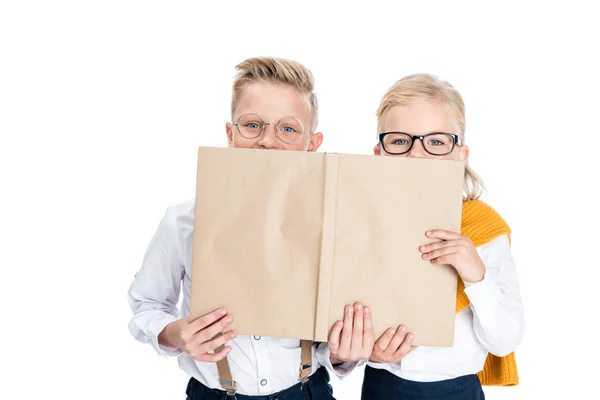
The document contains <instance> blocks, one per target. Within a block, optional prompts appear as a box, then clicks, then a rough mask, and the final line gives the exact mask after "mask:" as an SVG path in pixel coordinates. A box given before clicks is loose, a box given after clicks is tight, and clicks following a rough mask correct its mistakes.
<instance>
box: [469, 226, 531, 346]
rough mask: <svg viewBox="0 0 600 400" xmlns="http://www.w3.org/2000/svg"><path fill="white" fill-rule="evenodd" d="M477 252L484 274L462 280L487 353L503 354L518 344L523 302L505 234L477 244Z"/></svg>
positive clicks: (521, 329) (477, 332)
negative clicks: (479, 277) (468, 280)
mask: <svg viewBox="0 0 600 400" xmlns="http://www.w3.org/2000/svg"><path fill="white" fill-rule="evenodd" d="M477 252H478V253H479V256H480V257H481V260H482V261H483V263H484V265H485V275H484V278H483V280H481V281H480V282H476V283H468V282H465V293H466V294H467V296H468V297H469V300H470V302H471V305H470V308H471V310H472V312H473V315H474V318H473V325H474V330H475V334H476V336H477V339H478V340H479V342H480V343H481V344H482V345H483V347H484V348H485V349H486V350H487V351H488V352H489V353H492V354H494V355H496V356H498V357H503V356H505V355H507V354H510V353H511V352H513V351H514V350H515V349H516V348H517V346H518V345H519V344H520V342H521V340H522V338H523V335H524V331H525V322H524V319H523V304H522V300H521V295H520V289H519V282H518V279H517V272H516V268H515V263H514V261H513V257H512V252H511V249H510V243H509V240H508V236H506V235H503V236H500V237H498V238H496V239H494V240H492V241H491V242H489V243H487V244H485V245H483V246H479V247H477Z"/></svg>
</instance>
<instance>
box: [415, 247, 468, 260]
mask: <svg viewBox="0 0 600 400" xmlns="http://www.w3.org/2000/svg"><path fill="white" fill-rule="evenodd" d="M458 249H460V247H459V246H449V247H443V248H441V249H437V250H434V251H432V252H430V253H425V254H423V255H422V256H421V258H422V259H423V260H431V259H433V258H438V257H441V256H445V255H447V254H454V253H458Z"/></svg>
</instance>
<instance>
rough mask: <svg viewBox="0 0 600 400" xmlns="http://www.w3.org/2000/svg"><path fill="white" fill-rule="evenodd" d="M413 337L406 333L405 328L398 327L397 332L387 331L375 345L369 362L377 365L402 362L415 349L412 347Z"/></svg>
mask: <svg viewBox="0 0 600 400" xmlns="http://www.w3.org/2000/svg"><path fill="white" fill-rule="evenodd" d="M413 338H414V335H413V334H412V333H408V332H406V327H405V326H403V325H400V326H399V327H398V329H397V330H394V329H391V328H390V329H388V330H387V331H386V332H385V333H384V334H383V335H381V337H380V338H379V339H378V340H377V343H375V347H373V354H371V361H374V362H378V363H386V364H388V363H395V362H398V361H400V360H402V359H403V358H404V357H406V356H407V355H408V353H410V352H411V351H413V350H414V349H416V348H417V346H412V342H413Z"/></svg>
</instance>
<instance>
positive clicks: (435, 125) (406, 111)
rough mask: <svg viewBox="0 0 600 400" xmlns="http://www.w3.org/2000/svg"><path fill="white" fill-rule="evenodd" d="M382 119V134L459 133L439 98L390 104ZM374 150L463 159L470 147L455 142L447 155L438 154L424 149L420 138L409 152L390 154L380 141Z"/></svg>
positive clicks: (401, 155) (402, 155)
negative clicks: (424, 101)
mask: <svg viewBox="0 0 600 400" xmlns="http://www.w3.org/2000/svg"><path fill="white" fill-rule="evenodd" d="M383 122H384V123H383V126H382V131H381V133H384V132H404V133H408V134H411V135H426V134H428V133H432V132H445V133H450V134H458V133H459V132H458V127H457V124H456V122H455V120H454V119H453V118H452V117H451V116H450V115H449V113H448V111H447V110H446V108H445V107H444V103H443V102H442V101H439V100H433V101H429V102H426V103H413V104H409V105H405V106H395V107H392V108H390V109H389V110H388V111H387V113H386V114H385V115H384V121H383ZM428 140H431V139H430V138H425V141H426V142H427V141H428ZM435 144H438V143H435V142H434V143H433V145H435ZM386 146H387V143H386ZM374 153H375V155H382V156H395V157H414V158H433V159H438V160H439V159H442V160H461V161H466V160H467V159H468V157H469V148H468V147H467V146H464V145H463V146H458V145H456V146H455V147H454V150H452V152H451V153H450V154H447V155H443V156H439V155H433V154H429V153H428V152H426V151H425V149H424V148H423V143H422V142H421V141H420V140H419V139H415V141H414V143H413V145H412V148H411V149H410V151H409V152H408V153H405V154H399V155H394V154H389V153H387V152H386V151H385V150H384V149H383V148H382V146H381V143H377V145H376V146H375V148H374Z"/></svg>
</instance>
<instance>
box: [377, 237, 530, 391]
mask: <svg viewBox="0 0 600 400" xmlns="http://www.w3.org/2000/svg"><path fill="white" fill-rule="evenodd" d="M477 252H478V253H479V256H480V257H481V260H482V261H483V263H484V264H485V276H484V279H483V280H482V281H480V282H477V283H467V282H465V292H466V294H467V296H468V297H469V300H470V302H471V304H470V306H469V307H467V308H465V309H464V310H462V311H461V312H459V313H458V314H456V323H455V328H454V346H453V347H425V346H423V347H417V348H416V349H415V350H414V351H413V352H412V353H410V354H408V355H407V356H406V357H405V358H404V359H402V360H401V361H399V362H397V363H394V364H379V363H373V362H369V363H368V365H370V366H371V367H373V368H380V369H386V370H388V371H389V372H391V373H393V374H394V375H396V376H399V377H401V378H404V379H408V380H411V381H419V382H431V381H437V380H444V379H452V378H456V377H459V376H463V375H468V374H476V373H477V372H479V371H481V370H482V369H483V366H484V363H485V360H486V357H487V355H488V353H492V354H494V355H496V356H499V357H502V356H505V355H507V354H510V353H511V352H513V351H514V350H515V349H516V348H517V346H518V345H519V343H520V342H521V339H522V338H523V334H524V331H525V322H524V320H523V305H522V302H521V295H520V290H519V283H518V280H517V273H516V269H515V264H514V261H513V258H512V253H511V250H510V244H509V241H508V236H506V235H503V236H500V237H498V238H496V239H494V240H492V241H491V242H489V243H487V244H485V245H483V246H479V247H477Z"/></svg>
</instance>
